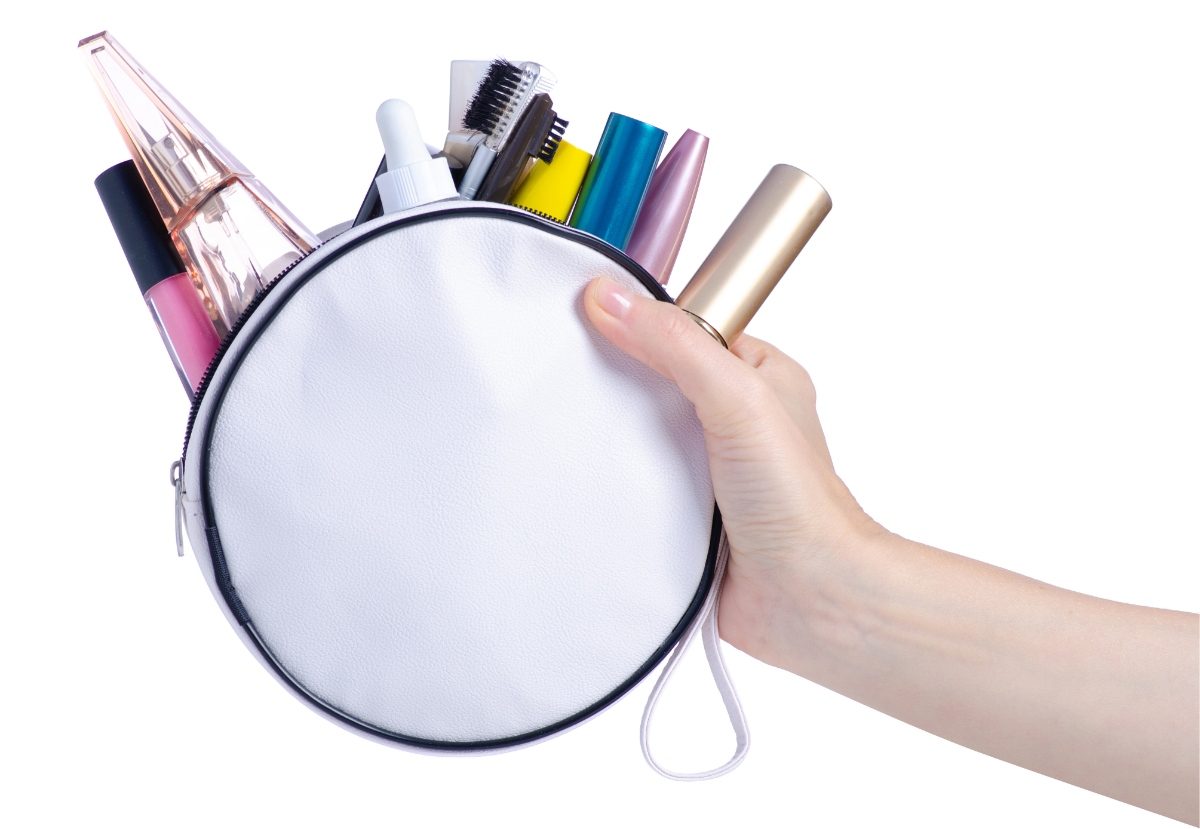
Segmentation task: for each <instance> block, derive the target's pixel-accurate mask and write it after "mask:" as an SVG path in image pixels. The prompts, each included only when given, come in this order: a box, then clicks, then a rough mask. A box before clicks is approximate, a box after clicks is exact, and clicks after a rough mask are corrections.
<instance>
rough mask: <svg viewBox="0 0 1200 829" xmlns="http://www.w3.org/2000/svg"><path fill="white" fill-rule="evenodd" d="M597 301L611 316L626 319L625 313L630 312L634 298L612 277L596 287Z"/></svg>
mask: <svg viewBox="0 0 1200 829" xmlns="http://www.w3.org/2000/svg"><path fill="white" fill-rule="evenodd" d="M596 302H598V303H599V304H600V307H601V308H603V309H604V310H605V311H607V312H608V314H609V315H610V316H613V317H616V318H617V319H624V318H625V315H626V314H628V313H629V309H630V308H632V307H633V298H632V297H631V296H630V295H629V293H628V292H627V291H626V290H625V289H624V288H622V287H621V286H620V285H618V284H617V283H616V282H613V281H612V280H611V279H605V280H604V281H603V282H601V283H600V286H599V287H598V288H597V289H596Z"/></svg>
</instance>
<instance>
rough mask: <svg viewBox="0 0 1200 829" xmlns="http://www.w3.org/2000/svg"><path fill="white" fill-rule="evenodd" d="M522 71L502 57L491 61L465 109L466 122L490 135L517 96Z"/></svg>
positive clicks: (465, 125)
mask: <svg viewBox="0 0 1200 829" xmlns="http://www.w3.org/2000/svg"><path fill="white" fill-rule="evenodd" d="M523 75H524V72H523V70H522V69H521V67H519V66H517V65H516V64H515V63H511V62H509V61H507V60H504V59H502V58H497V59H496V60H494V61H492V65H491V66H489V67H488V71H487V74H485V75H484V76H483V80H482V81H480V82H479V87H478V88H477V89H476V90H475V95H474V96H473V97H472V98H471V103H470V104H468V105H467V111H466V112H465V113H463V126H464V127H466V128H467V129H471V130H478V131H479V132H482V133H486V134H487V135H491V134H492V133H493V132H494V131H495V129H496V127H497V126H498V125H499V124H500V122H501V120H502V118H503V116H504V114H505V112H507V110H508V109H509V108H510V107H511V105H512V103H513V99H514V98H516V97H517V93H518V92H519V91H520V89H521V86H522V83H521V82H522V80H523V78H522V76H523Z"/></svg>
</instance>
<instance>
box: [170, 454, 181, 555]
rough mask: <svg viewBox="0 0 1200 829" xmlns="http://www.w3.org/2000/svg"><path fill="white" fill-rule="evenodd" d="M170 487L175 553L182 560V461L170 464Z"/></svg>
mask: <svg viewBox="0 0 1200 829" xmlns="http://www.w3.org/2000/svg"><path fill="white" fill-rule="evenodd" d="M171 486H173V487H175V552H176V553H178V554H179V557H180V558H183V461H182V460H178V461H175V462H174V463H172V464H171Z"/></svg>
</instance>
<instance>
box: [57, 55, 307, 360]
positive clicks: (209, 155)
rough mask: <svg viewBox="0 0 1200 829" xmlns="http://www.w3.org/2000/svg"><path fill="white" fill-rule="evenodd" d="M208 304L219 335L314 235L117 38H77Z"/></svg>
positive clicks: (138, 167) (304, 248)
mask: <svg viewBox="0 0 1200 829" xmlns="http://www.w3.org/2000/svg"><path fill="white" fill-rule="evenodd" d="M79 49H80V51H81V53H82V54H83V56H84V59H85V60H86V61H87V64H88V68H89V69H90V70H91V72H92V75H93V76H94V77H95V79H96V83H97V84H99V86H100V91H101V93H102V94H103V95H104V99H105V102H106V103H107V104H108V108H109V111H110V112H111V113H112V116H113V119H114V120H115V121H116V122H117V128H118V129H119V130H120V132H121V137H122V138H124V140H125V144H126V146H128V147H129V153H130V155H131V156H132V158H133V162H134V164H135V165H136V166H137V170H138V172H139V173H140V174H141V176H142V179H143V180H144V181H145V184H146V188H147V189H148V190H149V191H150V195H151V197H152V198H153V199H154V204H155V206H156V207H157V208H158V211H159V213H160V214H161V215H162V219H163V222H164V223H165V224H166V226H167V231H168V232H169V233H170V235H171V239H172V241H173V242H174V243H175V247H176V248H177V249H178V251H179V254H180V256H181V257H182V259H183V262H184V264H185V265H186V266H187V269H188V272H189V274H190V275H191V277H192V282H193V284H194V285H195V287H196V290H198V291H199V292H200V294H201V297H202V299H203V301H204V305H205V308H206V309H207V311H208V314H209V316H210V318H211V319H212V320H213V323H214V324H215V326H216V329H217V331H218V333H219V334H220V335H221V336H224V335H225V334H226V333H227V332H228V330H229V329H230V328H231V327H232V326H233V323H234V321H235V320H236V319H237V318H238V315H240V314H241V312H242V310H243V309H244V308H245V307H246V306H247V305H249V304H250V301H251V300H252V299H253V298H254V295H255V294H257V293H258V292H259V291H260V290H261V289H262V288H263V286H265V285H266V284H267V283H268V282H270V281H271V279H272V278H273V277H274V276H275V275H276V274H278V273H279V272H280V271H281V270H283V269H284V268H285V267H286V266H287V265H288V264H289V263H290V262H292V261H294V260H296V259H298V258H299V257H301V256H303V255H304V254H305V253H307V252H308V251H310V250H312V248H314V247H315V246H316V245H317V244H318V239H317V237H316V236H315V235H314V234H313V233H312V232H311V231H309V230H308V229H307V228H306V227H305V226H304V225H303V224H301V222H300V221H299V220H298V219H297V218H296V217H295V216H293V215H292V214H291V212H289V211H288V209H287V208H286V207H284V206H283V205H282V204H280V203H279V200H278V199H276V198H275V196H273V195H272V194H271V191H269V190H268V189H267V188H266V187H264V186H263V185H262V183H261V182H259V181H258V180H257V179H256V178H254V176H253V175H252V174H251V173H250V171H249V170H248V169H246V167H245V165H243V164H242V163H241V162H240V161H238V160H237V159H236V158H234V156H233V154H232V153H230V152H229V151H228V150H227V149H225V148H224V147H223V146H222V145H221V144H220V143H219V142H218V141H217V140H216V139H215V138H213V137H212V135H210V134H209V132H208V130H206V129H205V128H204V127H203V126H202V125H201V124H200V123H199V122H198V121H196V119H195V118H194V117H193V116H192V114H191V113H189V112H188V111H187V110H186V109H184V108H183V106H181V105H180V103H179V102H178V101H176V100H175V98H174V97H173V96H172V95H171V94H170V93H169V92H167V91H166V90H165V89H163V88H162V86H161V85H160V84H159V83H158V81H156V80H154V78H153V77H151V76H150V74H149V73H147V72H146V70H145V69H143V68H142V67H141V65H139V64H138V62H137V61H135V60H134V59H133V58H132V57H131V56H130V55H129V53H128V52H126V51H125V49H124V48H122V47H121V45H120V44H119V43H117V41H116V40H115V39H114V38H113V37H112V36H111V35H109V34H108V32H100V33H99V34H95V35H92V36H91V37H87V38H84V39H83V40H81V41H80V42H79Z"/></svg>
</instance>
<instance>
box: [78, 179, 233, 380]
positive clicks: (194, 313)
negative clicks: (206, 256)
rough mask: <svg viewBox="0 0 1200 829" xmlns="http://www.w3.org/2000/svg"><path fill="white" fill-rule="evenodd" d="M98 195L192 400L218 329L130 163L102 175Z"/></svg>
mask: <svg viewBox="0 0 1200 829" xmlns="http://www.w3.org/2000/svg"><path fill="white" fill-rule="evenodd" d="M96 191H97V192H99V194H100V201H101V202H103V204H104V210H105V212H107V213H108V218H109V221H111V222H112V226H113V230H114V231H116V234H117V240H118V241H119V242H120V243H121V249H122V250H123V251H125V258H126V259H127V260H128V261H129V267H130V268H131V269H132V270H133V276H134V279H136V280H137V284H138V288H139V289H141V292H142V297H143V298H144V299H145V300H146V307H147V308H149V309H150V315H151V316H152V317H153V318H154V325H155V326H156V327H157V328H158V333H159V334H160V335H161V336H162V340H163V344H164V345H165V346H166V347H167V352H168V353H169V354H170V355H171V362H173V363H174V364H175V371H176V372H177V373H178V374H179V379H180V380H181V381H183V387H184V388H185V389H186V390H187V393H188V396H189V397H191V396H192V395H193V394H194V393H195V391H196V389H197V388H198V387H199V386H200V380H201V379H202V378H203V377H204V372H205V370H206V369H207V368H208V364H209V363H210V362H211V361H212V358H213V356H214V355H215V354H216V353H217V347H218V346H219V345H220V344H221V341H220V339H219V338H218V337H217V330H216V328H215V327H214V326H213V323H212V320H211V319H209V317H208V313H207V312H206V311H205V310H204V303H203V302H201V300H200V295H199V294H198V293H196V289H195V288H193V287H192V278H191V277H190V276H189V275H188V273H187V271H186V270H185V269H184V267H183V262H182V261H180V259H179V253H178V252H177V251H176V250H175V244H174V243H173V242H172V241H171V237H170V235H169V234H168V233H167V228H166V227H165V226H164V225H163V223H162V217H160V216H159V214H158V209H157V208H156V207H155V206H154V201H153V199H151V198H150V193H149V192H147V190H146V185H145V184H143V183H142V177H141V176H140V175H139V174H138V171H137V168H136V167H135V166H134V164H133V162H132V161H122V162H121V163H120V164H117V165H116V166H114V167H109V168H108V169H107V170H105V171H104V172H103V173H101V174H100V175H99V176H98V177H97V178H96Z"/></svg>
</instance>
